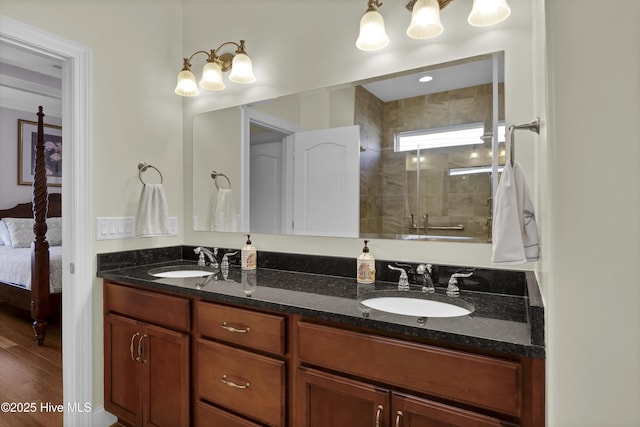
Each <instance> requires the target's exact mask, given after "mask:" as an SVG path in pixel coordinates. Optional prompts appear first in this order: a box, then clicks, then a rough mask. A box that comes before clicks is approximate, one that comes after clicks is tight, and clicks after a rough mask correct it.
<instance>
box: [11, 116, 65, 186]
mask: <svg viewBox="0 0 640 427" xmlns="http://www.w3.org/2000/svg"><path fill="white" fill-rule="evenodd" d="M37 139H38V123H36V122H32V121H29V120H21V119H20V120H18V185H32V184H33V176H34V172H35V167H36V142H37ZM44 157H45V167H46V169H47V185H48V186H50V187H60V186H61V185H62V127H61V126H54V125H44Z"/></svg>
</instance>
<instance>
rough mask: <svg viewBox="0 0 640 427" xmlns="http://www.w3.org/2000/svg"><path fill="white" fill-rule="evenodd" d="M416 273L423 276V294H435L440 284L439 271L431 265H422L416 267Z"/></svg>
mask: <svg viewBox="0 0 640 427" xmlns="http://www.w3.org/2000/svg"><path fill="white" fill-rule="evenodd" d="M416 273H418V274H421V275H422V292H426V293H433V292H435V291H436V288H435V286H436V285H437V284H438V270H437V269H436V267H434V266H433V265H431V264H420V265H418V267H416Z"/></svg>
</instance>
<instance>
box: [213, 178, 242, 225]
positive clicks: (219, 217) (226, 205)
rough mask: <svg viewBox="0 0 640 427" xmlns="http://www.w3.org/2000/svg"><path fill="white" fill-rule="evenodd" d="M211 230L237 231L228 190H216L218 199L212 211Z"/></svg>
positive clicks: (231, 196) (234, 213) (230, 194)
mask: <svg viewBox="0 0 640 427" xmlns="http://www.w3.org/2000/svg"><path fill="white" fill-rule="evenodd" d="M212 216H213V221H212V223H211V228H212V230H214V231H238V219H237V217H236V208H235V207H234V205H233V193H232V192H231V189H230V188H221V189H220V190H218V198H217V199H216V205H215V208H214V209H213V215H212Z"/></svg>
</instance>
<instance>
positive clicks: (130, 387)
mask: <svg viewBox="0 0 640 427" xmlns="http://www.w3.org/2000/svg"><path fill="white" fill-rule="evenodd" d="M142 335H143V334H142V324H141V323H140V322H136V321H135V320H132V319H128V318H126V317H122V316H118V315H116V314H111V313H110V314H108V315H107V316H106V318H105V335H104V346H105V353H104V354H105V360H104V386H105V391H104V401H105V402H104V406H105V408H106V409H107V410H108V411H109V412H111V413H112V414H114V415H115V416H117V417H118V418H120V419H121V420H123V421H126V422H127V423H129V424H131V425H136V426H139V425H142V365H141V364H140V362H138V361H137V360H136V358H137V356H138V344H139V342H140V338H141V337H142Z"/></svg>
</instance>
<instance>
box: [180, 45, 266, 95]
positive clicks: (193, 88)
mask: <svg viewBox="0 0 640 427" xmlns="http://www.w3.org/2000/svg"><path fill="white" fill-rule="evenodd" d="M227 45H233V46H235V47H236V51H235V53H230V52H225V53H220V49H222V48H223V47H224V46H227ZM199 53H204V54H205V55H207V62H206V64H205V65H204V68H203V69H202V78H201V79H200V82H199V83H198V85H200V87H201V88H202V89H206V90H223V89H224V88H225V85H224V81H223V80H222V73H223V72H226V71H230V73H229V80H230V81H232V82H234V83H241V84H249V83H253V82H255V81H256V78H255V76H254V75H253V66H252V64H251V59H250V58H249V56H248V55H247V52H246V50H245V48H244V40H240V43H235V42H225V43H222V44H221V45H220V46H218V48H217V49H212V50H210V51H209V52H207V51H204V50H199V51H197V52H195V53H194V54H192V55H191V56H190V57H189V58H183V66H182V70H181V71H180V73H179V74H178V84H177V85H176V89H175V93H176V94H178V95H181V96H198V95H200V91H199V90H198V85H197V84H196V76H195V75H194V74H193V72H192V71H191V60H192V59H193V57H194V56H196V55H197V54H199Z"/></svg>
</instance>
